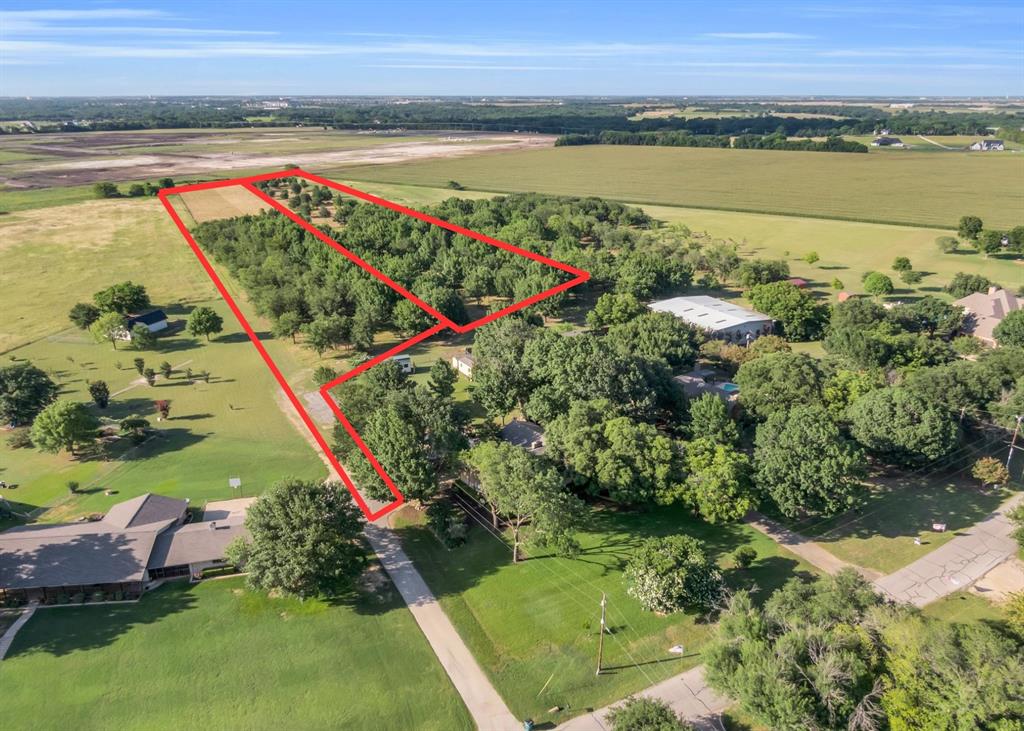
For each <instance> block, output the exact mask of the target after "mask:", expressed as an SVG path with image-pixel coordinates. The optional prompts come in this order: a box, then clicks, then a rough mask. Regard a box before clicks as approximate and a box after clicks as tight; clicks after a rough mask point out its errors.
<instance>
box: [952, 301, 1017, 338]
mask: <svg viewBox="0 0 1024 731" xmlns="http://www.w3.org/2000/svg"><path fill="white" fill-rule="evenodd" d="M953 304H955V305H959V306H960V307H963V309H964V313H965V315H966V317H965V318H964V332H967V333H970V334H971V335H973V336H974V337H976V338H978V339H979V340H983V341H985V342H986V343H988V344H989V345H997V344H998V343H996V337H995V332H994V331H995V329H996V325H998V324H999V323H1000V322H1002V321H1003V318H1004V317H1006V316H1007V315H1008V314H1010V313H1011V312H1013V311H1014V310H1019V309H1022V308H1024V297H1017V296H1015V295H1014V294H1012V293H1010V292H1008V291H1006V290H1005V289H999V288H998V287H989V288H988V292H975V293H974V294H969V295H967V296H966V297H961V298H960V299H958V300H956V301H955V302H954V303H953Z"/></svg>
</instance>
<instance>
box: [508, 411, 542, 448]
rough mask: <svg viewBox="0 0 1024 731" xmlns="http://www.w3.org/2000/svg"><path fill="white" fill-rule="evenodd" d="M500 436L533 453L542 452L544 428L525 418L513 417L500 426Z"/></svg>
mask: <svg viewBox="0 0 1024 731" xmlns="http://www.w3.org/2000/svg"><path fill="white" fill-rule="evenodd" d="M500 433H501V438H502V439H504V440H505V441H506V442H508V443H509V444H514V445H515V446H517V447H522V448H523V449H525V450H526V451H527V452H532V453H533V454H543V453H544V429H543V428H541V426H540V424H535V423H534V422H532V421H526V420H525V419H513V420H512V421H510V422H509V423H507V424H506V425H505V426H503V427H502V428H501V432H500Z"/></svg>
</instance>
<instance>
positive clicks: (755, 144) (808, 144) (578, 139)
mask: <svg viewBox="0 0 1024 731" xmlns="http://www.w3.org/2000/svg"><path fill="white" fill-rule="evenodd" d="M574 145H648V146H657V147H717V148H734V149H747V150H796V151H804V152H867V151H868V148H867V146H866V145H864V144H861V143H860V142H854V141H852V140H844V139H842V138H841V137H837V136H829V137H827V138H826V139H825V140H822V141H817V140H811V139H799V140H791V139H789V138H788V136H787V135H786V133H785V131H782V130H777V131H775V132H773V133H771V134H740V135H737V136H735V137H729V136H728V135H715V134H691V133H690V132H688V131H682V132H619V131H615V130H605V131H603V132H600V133H595V134H568V135H562V136H561V137H558V138H557V139H556V140H555V146H556V147H568V146H574Z"/></svg>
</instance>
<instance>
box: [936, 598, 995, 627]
mask: <svg viewBox="0 0 1024 731" xmlns="http://www.w3.org/2000/svg"><path fill="white" fill-rule="evenodd" d="M923 611H924V614H925V616H927V617H932V618H934V619H941V620H943V621H945V622H959V623H961V624H971V623H974V622H985V623H994V624H1001V623H1002V622H1004V621H1005V619H1006V612H1004V611H1003V609H1002V608H1001V607H999V606H998V605H996V604H993V603H992V602H990V601H988V600H986V599H983V598H982V597H980V596H978V595H977V594H972V593H971V592H969V591H958V592H956V593H954V594H950V595H949V596H946V597H943V598H942V599H939V600H938V601H937V602H932V603H931V604H929V605H928V606H926V607H925V608H924V610H923Z"/></svg>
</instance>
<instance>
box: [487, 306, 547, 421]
mask: <svg viewBox="0 0 1024 731" xmlns="http://www.w3.org/2000/svg"><path fill="white" fill-rule="evenodd" d="M536 332H537V330H536V329H535V328H533V327H531V326H530V325H528V324H526V322H525V321H523V320H522V319H520V318H518V317H503V318H501V319H500V320H496V321H495V322H492V323H490V324H488V325H486V326H484V327H481V328H480V329H479V330H477V331H476V333H475V335H474V338H473V361H474V362H473V386H474V388H473V399H474V400H475V401H477V402H478V403H479V404H480V405H481V406H483V408H484V410H485V411H486V412H487V414H488V415H489V416H491V417H502V418H504V416H505V415H506V414H507V413H508V412H509V411H511V410H512V409H513V408H515V407H516V406H519V407H522V406H523V405H524V404H525V402H526V399H527V398H528V397H529V395H530V392H531V391H532V386H533V384H532V378H531V376H530V371H529V369H528V368H527V367H526V366H525V365H524V364H523V351H524V348H525V346H526V343H527V341H529V340H530V339H532V338H533V337H534V334H535V333H536Z"/></svg>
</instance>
